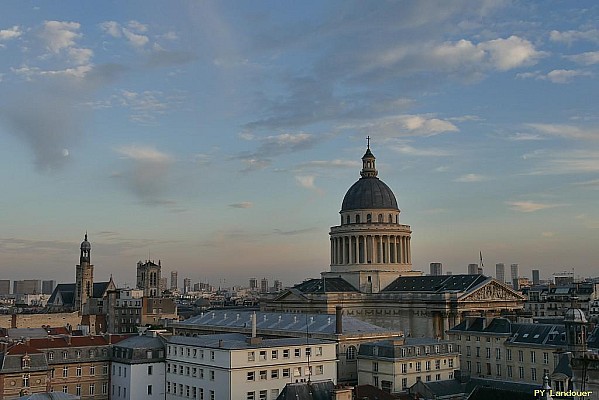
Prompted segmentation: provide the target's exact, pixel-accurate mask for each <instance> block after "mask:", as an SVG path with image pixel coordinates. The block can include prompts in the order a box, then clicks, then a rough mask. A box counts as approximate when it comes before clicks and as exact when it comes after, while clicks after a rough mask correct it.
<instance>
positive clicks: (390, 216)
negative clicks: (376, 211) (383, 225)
mask: <svg viewBox="0 0 599 400" xmlns="http://www.w3.org/2000/svg"><path fill="white" fill-rule="evenodd" d="M389 223H390V224H392V223H393V215H391V214H389Z"/></svg>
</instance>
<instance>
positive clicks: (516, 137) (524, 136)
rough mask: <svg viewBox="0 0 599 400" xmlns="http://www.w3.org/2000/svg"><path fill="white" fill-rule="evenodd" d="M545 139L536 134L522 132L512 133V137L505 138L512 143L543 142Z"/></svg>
mask: <svg viewBox="0 0 599 400" xmlns="http://www.w3.org/2000/svg"><path fill="white" fill-rule="evenodd" d="M544 139H546V138H545V137H543V136H541V135H539V134H536V133H524V132H517V133H514V134H512V135H509V136H507V140H511V141H513V142H520V141H531V140H544Z"/></svg>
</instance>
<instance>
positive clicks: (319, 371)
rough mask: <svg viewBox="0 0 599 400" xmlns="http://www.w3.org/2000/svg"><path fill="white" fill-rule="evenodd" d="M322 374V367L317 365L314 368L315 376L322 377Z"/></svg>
mask: <svg viewBox="0 0 599 400" xmlns="http://www.w3.org/2000/svg"><path fill="white" fill-rule="evenodd" d="M323 373H324V366H322V365H317V366H316V375H322V374H323Z"/></svg>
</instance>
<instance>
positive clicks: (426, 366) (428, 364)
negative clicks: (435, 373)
mask: <svg viewBox="0 0 599 400" xmlns="http://www.w3.org/2000/svg"><path fill="white" fill-rule="evenodd" d="M424 365H425V368H426V370H427V371H430V370H431V362H430V361H427V362H426V363H425V364H424Z"/></svg>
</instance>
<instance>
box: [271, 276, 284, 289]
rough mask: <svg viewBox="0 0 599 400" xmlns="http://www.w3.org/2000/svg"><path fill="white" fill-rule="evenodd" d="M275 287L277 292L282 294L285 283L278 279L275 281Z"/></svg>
mask: <svg viewBox="0 0 599 400" xmlns="http://www.w3.org/2000/svg"><path fill="white" fill-rule="evenodd" d="M273 287H274V289H275V292H280V291H281V290H283V282H281V281H280V280H278V279H277V280H275V283H274V285H273Z"/></svg>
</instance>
